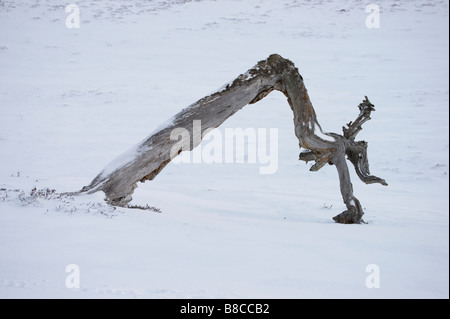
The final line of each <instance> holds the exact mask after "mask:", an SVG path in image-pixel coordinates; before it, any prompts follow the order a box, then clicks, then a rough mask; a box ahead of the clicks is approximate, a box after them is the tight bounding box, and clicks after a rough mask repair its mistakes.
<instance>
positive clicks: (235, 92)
mask: <svg viewBox="0 0 450 319" xmlns="http://www.w3.org/2000/svg"><path fill="white" fill-rule="evenodd" d="M273 90H278V91H281V92H283V93H284V95H285V96H286V97H287V100H288V103H289V105H290V107H291V109H292V111H293V114H294V130H295V135H296V136H297V138H298V141H299V146H300V148H304V149H305V150H304V151H303V152H301V153H300V160H304V161H306V162H308V161H315V164H314V165H313V166H312V167H311V170H312V171H317V170H319V169H320V168H322V167H323V166H325V165H326V164H330V165H335V166H336V169H337V171H338V175H339V181H340V189H341V194H342V198H343V201H344V203H345V205H346V206H347V210H346V211H344V212H343V213H341V214H339V215H337V216H336V217H334V218H333V219H334V220H335V221H336V222H338V223H344V224H353V223H356V224H359V223H361V222H362V221H363V220H362V216H363V214H364V213H363V210H362V208H361V204H360V203H359V201H358V199H357V198H356V197H355V196H354V195H353V186H352V184H351V181H350V174H349V171H348V167H347V161H346V160H345V156H347V157H348V159H349V160H350V162H351V163H352V164H353V165H354V166H355V170H356V172H357V174H358V177H359V178H360V179H361V180H362V181H363V182H365V183H367V184H369V183H380V184H383V185H387V184H386V182H385V181H384V180H383V179H381V178H378V177H375V176H372V175H370V172H369V165H368V160H367V143H366V142H364V141H358V142H355V137H356V135H357V134H358V132H359V131H360V130H361V129H362V127H361V126H362V124H364V123H365V122H366V121H368V120H369V119H370V113H371V111H374V108H373V104H371V103H370V102H369V100H368V98H367V97H366V98H365V100H364V101H363V102H362V103H361V104H360V105H359V109H360V114H359V116H358V117H357V119H356V120H355V121H353V122H350V123H348V124H347V127H343V133H344V134H343V135H339V134H335V133H324V132H323V131H322V128H321V126H320V124H319V122H318V121H317V117H316V113H315V111H314V108H313V106H312V103H311V101H310V99H309V96H308V92H307V90H306V88H305V85H304V83H303V78H302V76H301V75H300V73H299V72H298V69H297V68H296V67H295V66H294V64H293V63H292V62H291V61H289V60H287V59H284V58H282V57H281V56H279V55H277V54H273V55H271V56H269V57H268V58H267V59H266V60H263V61H260V62H258V64H257V65H255V66H254V67H253V68H251V69H250V70H248V71H247V72H246V73H245V74H241V75H240V76H239V77H237V78H236V79H235V80H234V81H233V82H232V83H231V84H229V85H227V86H226V87H224V88H223V89H222V90H220V91H218V92H216V93H214V94H212V95H209V96H207V97H204V98H202V99H200V100H199V101H197V102H195V103H194V104H192V105H190V106H188V107H187V108H185V109H183V110H181V111H180V112H179V113H178V114H176V115H175V116H174V117H173V120H172V122H171V123H170V124H168V125H166V126H164V127H162V128H161V129H159V130H157V131H155V133H154V134H152V135H151V136H149V137H148V138H147V139H145V140H144V141H143V142H141V143H140V144H138V145H137V146H136V149H135V150H136V153H135V156H134V157H132V158H130V159H128V160H127V161H125V162H123V163H121V165H119V166H118V167H114V166H113V167H112V168H111V165H109V166H107V167H106V168H105V169H104V170H103V171H102V172H100V174H99V175H98V176H97V177H95V178H94V180H93V181H92V182H91V183H90V184H89V185H88V186H85V187H83V189H82V190H80V191H79V192H78V193H93V192H97V191H103V192H104V193H105V194H106V200H107V201H108V203H109V204H111V205H115V206H123V207H126V206H127V205H128V203H129V202H130V201H131V200H132V197H131V196H132V194H133V191H134V189H135V188H136V187H137V182H145V181H147V180H153V179H154V178H155V176H156V175H158V174H159V172H160V171H161V170H162V169H163V168H164V167H165V166H166V165H167V164H168V163H169V162H170V161H171V160H172V159H173V158H174V157H176V156H177V155H178V154H180V153H181V152H182V151H185V150H192V149H193V148H195V147H196V146H197V145H198V144H199V143H200V141H201V139H202V138H203V136H204V133H205V131H206V130H208V129H211V128H215V127H218V126H219V125H221V124H222V123H223V122H224V121H225V120H226V119H227V118H229V117H230V116H232V115H233V114H235V113H236V112H237V111H239V110H240V109H242V108H243V107H244V106H245V105H247V104H254V103H256V102H258V101H260V100H261V99H263V98H264V97H265V96H267V95H268V94H269V93H270V92H272V91H273ZM195 120H201V129H200V130H199V131H195V130H194V129H193V125H192V123H193V121H195ZM177 128H184V129H186V130H187V131H188V132H189V136H190V137H192V139H191V138H189V139H185V141H184V142H183V143H184V144H183V147H182V148H180V149H179V150H178V151H177V152H173V147H174V146H175V144H176V143H178V144H179V142H180V141H178V140H173V139H171V138H170V135H171V132H172V131H173V130H175V129H177ZM178 144H177V145H178Z"/></svg>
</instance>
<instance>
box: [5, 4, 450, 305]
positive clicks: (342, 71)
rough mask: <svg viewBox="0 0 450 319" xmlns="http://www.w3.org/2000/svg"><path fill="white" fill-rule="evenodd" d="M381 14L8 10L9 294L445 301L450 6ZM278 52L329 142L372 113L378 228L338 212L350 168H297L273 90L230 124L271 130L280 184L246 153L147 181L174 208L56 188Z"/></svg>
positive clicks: (142, 191)
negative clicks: (120, 202)
mask: <svg viewBox="0 0 450 319" xmlns="http://www.w3.org/2000/svg"><path fill="white" fill-rule="evenodd" d="M373 3H374V4H376V5H377V6H378V8H379V9H380V11H379V15H378V17H379V20H378V21H377V12H376V11H370V10H369V12H366V7H367V5H369V4H370V2H365V1H356V0H355V1H345V2H343V1H337V0H318V1H295V0H282V1H266V0H249V1H235V0H217V1H208V0H204V1H186V0H184V1H182V0H179V1H145V0H138V1H85V0H80V1H77V2H73V4H76V5H78V6H79V7H78V8H79V18H80V20H79V22H80V23H79V28H77V27H76V26H77V25H76V10H72V11H70V10H68V12H66V6H68V5H70V4H71V3H70V2H69V1H67V2H59V1H49V0H48V1H46V0H41V1H31V0H26V1H5V0H1V1H0V164H1V165H0V297H1V298H299V299H300V298H449V137H448V134H449V71H448V70H449V62H448V61H449V42H448V36H449V16H448V11H449V4H448V2H447V1H432V0H415V1H406V0H405V1H400V0H399V1H380V0H374V1H373ZM373 7H374V6H370V7H368V8H369V9H370V8H373ZM71 8H73V7H71ZM69 9H70V8H69ZM69 15H70V16H69ZM72 18H73V19H72ZM366 22H367V23H366ZM378 22H379V23H378ZM68 26H69V27H70V26H74V27H73V28H69V27H68ZM369 27H370V28H369ZM272 53H278V54H280V55H282V56H283V57H285V58H288V59H290V60H291V61H293V62H294V63H295V64H296V66H297V67H298V68H299V71H300V73H301V74H302V76H303V78H304V80H305V85H306V88H307V89H308V92H309V95H310V97H311V100H312V102H313V105H314V108H315V110H316V113H317V116H318V120H319V122H320V124H321V126H322V128H323V130H324V131H327V132H336V133H342V126H343V125H345V124H346V123H348V122H349V121H352V120H354V119H355V118H356V117H357V115H358V113H359V110H358V108H357V105H358V104H359V103H360V102H361V101H362V100H363V98H364V95H367V96H368V97H369V99H370V101H371V102H372V103H373V104H375V108H376V112H374V113H373V114H372V120H371V121H369V122H367V123H365V124H364V126H363V127H364V130H363V131H361V132H360V133H359V134H358V136H357V140H366V141H368V143H369V148H368V156H369V162H370V168H371V173H373V174H374V175H377V176H380V177H382V178H384V179H386V181H387V182H388V184H389V186H387V187H385V186H382V185H379V184H373V185H366V184H364V183H362V182H361V181H360V180H359V179H358V177H357V176H356V173H355V172H354V170H353V167H352V166H350V167H349V168H350V170H351V174H352V183H353V187H354V192H355V196H356V197H357V198H358V199H359V200H360V201H361V204H362V205H363V207H364V209H365V215H364V220H365V221H366V222H367V224H361V225H341V224H336V223H335V222H334V221H333V220H332V217H333V216H335V215H337V214H339V213H341V212H342V211H343V210H345V205H344V203H343V202H342V197H341V194H340V190H339V180H338V176H337V172H336V169H335V168H334V167H333V166H326V167H324V168H322V169H321V170H320V171H318V172H310V171H309V167H310V166H311V165H312V164H311V163H310V164H305V163H304V162H300V161H299V160H298V155H299V151H300V150H299V149H298V141H297V139H296V137H295V135H294V126H293V122H292V111H291V110H290V108H289V105H288V103H287V102H286V99H285V97H284V96H283V95H282V94H281V93H278V92H274V93H271V94H270V95H269V96H268V97H266V98H265V99H264V100H262V101H260V102H258V103H256V104H253V105H249V106H246V107H245V108H244V109H243V110H242V111H239V112H238V113H236V114H235V115H234V116H233V117H231V118H230V119H228V120H227V121H226V122H225V123H224V124H223V125H222V126H221V127H220V128H219V129H218V130H219V131H217V132H220V133H221V136H225V130H226V129H227V128H228V129H230V128H242V129H244V130H245V129H247V128H249V129H250V130H254V131H257V130H258V129H265V130H266V132H267V139H268V138H269V130H270V129H271V128H276V129H277V130H278V136H277V140H276V141H271V143H276V142H277V143H278V144H275V145H276V146H277V147H276V152H277V157H276V158H275V159H276V165H277V166H276V170H275V172H274V173H273V174H260V168H261V167H262V166H264V165H267V164H263V163H260V162H259V161H257V162H256V163H249V162H250V161H246V158H248V156H250V155H249V154H245V152H242V150H239V151H236V153H235V154H233V156H234V159H235V163H211V164H208V163H206V162H205V161H203V162H202V163H179V164H177V163H170V164H169V165H168V166H167V167H166V168H165V169H164V170H163V171H162V172H161V173H160V174H159V175H158V176H157V177H156V178H155V180H153V181H151V182H147V183H144V184H142V183H140V184H139V185H138V186H139V187H138V189H136V191H135V194H134V196H133V198H134V199H133V201H132V203H131V204H133V205H141V206H146V205H149V206H151V207H156V208H157V209H159V210H160V212H158V211H157V210H156V209H153V210H138V209H126V208H116V209H115V208H113V207H109V206H108V205H107V204H106V202H105V201H104V194H103V193H95V194H92V195H83V196H62V195H60V193H62V192H71V191H76V190H79V189H81V188H82V187H83V186H85V185H87V184H89V183H90V182H91V181H92V179H93V178H94V177H95V176H96V175H97V174H98V173H99V172H100V171H101V170H102V169H103V168H104V167H106V166H107V165H108V163H110V162H111V161H113V160H114V159H115V158H116V157H117V156H118V155H120V154H121V153H123V152H124V151H126V150H128V149H132V147H133V145H135V144H136V143H138V142H139V141H141V140H142V139H143V138H145V137H146V136H148V135H149V134H150V133H151V132H152V131H153V130H154V129H156V128H157V127H158V126H159V125H160V124H162V123H164V122H165V121H166V120H167V119H170V117H171V116H173V115H174V114H176V113H177V112H178V111H180V110H181V109H183V108H185V107H187V106H189V105H190V104H191V103H193V102H195V101H197V100H199V99H200V98H202V97H204V96H207V95H209V94H210V93H211V92H214V91H215V90H217V89H218V88H220V87H222V85H224V84H226V83H228V82H229V81H230V80H233V79H234V78H236V77H237V76H238V75H239V74H241V73H245V72H246V71H247V70H248V69H249V68H251V67H252V66H254V65H255V64H256V63H257V62H258V61H259V60H263V59H265V58H267V57H268V56H269V55H270V54H272ZM262 131H264V130H262ZM219 142H220V141H219ZM256 142H260V141H259V140H258V141H256V140H254V139H253V140H252V139H250V140H248V141H247V142H246V143H247V144H248V145H247V147H249V146H251V145H252V143H256ZM205 143H206V144H207V143H208V141H204V142H203V143H202V146H203V145H205ZM249 149H250V148H249ZM267 152H269V149H267ZM273 155H274V154H273ZM239 159H240V160H243V161H244V162H245V163H236V162H237V161H238V160H239ZM53 190H55V191H53Z"/></svg>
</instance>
